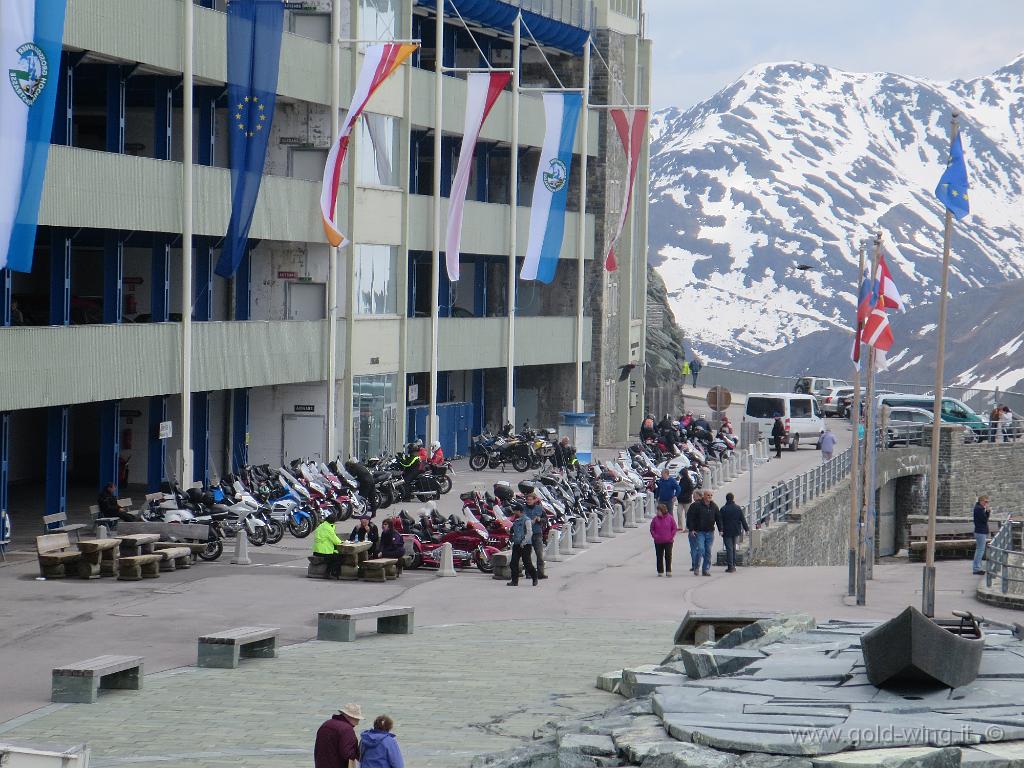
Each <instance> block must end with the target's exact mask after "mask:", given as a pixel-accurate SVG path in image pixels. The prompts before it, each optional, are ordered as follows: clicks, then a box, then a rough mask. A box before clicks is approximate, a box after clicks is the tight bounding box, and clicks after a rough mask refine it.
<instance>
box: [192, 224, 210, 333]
mask: <svg viewBox="0 0 1024 768" xmlns="http://www.w3.org/2000/svg"><path fill="white" fill-rule="evenodd" d="M193 240H194V241H195V244H196V247H195V261H194V263H195V265H196V274H195V276H194V277H193V280H192V285H193V286H194V287H195V299H194V301H193V306H192V319H193V320H197V321H203V320H212V319H213V238H210V237H203V236H197V237H195V238H193Z"/></svg>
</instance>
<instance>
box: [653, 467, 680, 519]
mask: <svg viewBox="0 0 1024 768" xmlns="http://www.w3.org/2000/svg"><path fill="white" fill-rule="evenodd" d="M680 490H681V489H680V487H679V481H678V480H676V479H675V478H674V477H672V473H671V472H669V471H668V469H667V468H666V469H663V470H661V479H660V480H658V482H656V483H655V484H654V498H655V500H656V501H657V502H658V503H659V504H664V505H665V506H667V507H668V508H669V509H671V508H672V504H673V503H675V500H676V497H677V496H678V495H679V491H680Z"/></svg>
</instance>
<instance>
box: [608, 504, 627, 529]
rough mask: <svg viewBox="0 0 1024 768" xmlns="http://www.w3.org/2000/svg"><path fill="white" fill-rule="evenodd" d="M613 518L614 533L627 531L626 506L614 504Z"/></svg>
mask: <svg viewBox="0 0 1024 768" xmlns="http://www.w3.org/2000/svg"><path fill="white" fill-rule="evenodd" d="M611 518H612V533H625V532H626V528H625V526H624V525H623V523H624V522H625V519H626V508H625V506H621V507H620V506H617V505H613V506H612V512H611Z"/></svg>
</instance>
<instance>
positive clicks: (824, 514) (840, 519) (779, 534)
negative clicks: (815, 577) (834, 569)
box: [752, 479, 850, 566]
mask: <svg viewBox="0 0 1024 768" xmlns="http://www.w3.org/2000/svg"><path fill="white" fill-rule="evenodd" d="M793 518H794V519H793V520H792V521H791V522H780V523H772V524H771V525H770V526H768V527H766V528H761V529H759V530H756V531H754V532H753V539H754V548H753V563H752V564H753V565H777V566H785V565H843V564H845V563H846V561H847V550H848V548H849V545H850V481H849V479H846V480H843V481H842V482H841V483H839V485H837V486H836V487H835V488H833V489H832V490H831V491H829V492H828V493H826V494H825V495H823V496H819V497H818V498H817V499H815V500H814V502H813V503H811V504H808V505H807V506H805V507H803V508H801V509H800V511H799V512H798V513H796V515H794V516H793Z"/></svg>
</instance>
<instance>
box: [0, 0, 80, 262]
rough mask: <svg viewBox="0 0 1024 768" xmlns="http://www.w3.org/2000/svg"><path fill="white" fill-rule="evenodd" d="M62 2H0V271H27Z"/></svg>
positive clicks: (51, 104)
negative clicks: (7, 269) (6, 269)
mask: <svg viewBox="0 0 1024 768" xmlns="http://www.w3.org/2000/svg"><path fill="white" fill-rule="evenodd" d="M65 7H66V0H0V269H3V268H4V267H8V268H10V269H13V270H16V271H18V272H29V271H31V269H32V251H33V248H34V246H35V239H36V222H37V221H38V220H39V201H40V199H41V198H42V195H43V177H44V176H45V175H46V158H47V156H48V155H49V151H50V130H51V129H52V127H53V111H54V107H55V105H56V103H57V81H58V80H59V72H60V51H61V42H62V40H63V38H64V11H65Z"/></svg>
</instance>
